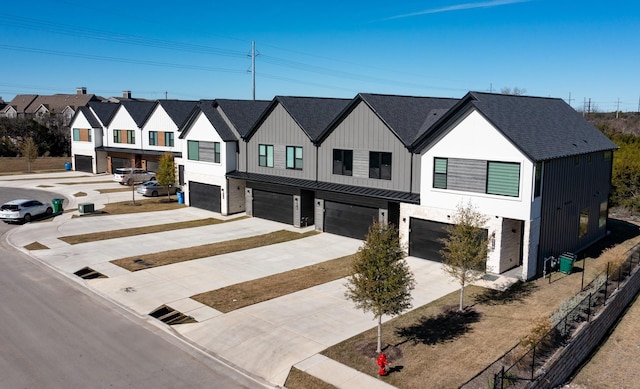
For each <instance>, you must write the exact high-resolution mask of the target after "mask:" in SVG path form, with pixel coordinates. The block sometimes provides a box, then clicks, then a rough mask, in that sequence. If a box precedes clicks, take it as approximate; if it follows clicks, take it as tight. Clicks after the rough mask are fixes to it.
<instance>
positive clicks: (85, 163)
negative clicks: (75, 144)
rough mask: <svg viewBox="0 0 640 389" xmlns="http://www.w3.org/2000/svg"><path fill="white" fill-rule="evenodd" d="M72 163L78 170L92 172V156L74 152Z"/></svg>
mask: <svg viewBox="0 0 640 389" xmlns="http://www.w3.org/2000/svg"><path fill="white" fill-rule="evenodd" d="M74 165H75V167H76V171H78V172H87V173H93V158H92V157H91V156H90V155H77V154H76V156H75V160H74Z"/></svg>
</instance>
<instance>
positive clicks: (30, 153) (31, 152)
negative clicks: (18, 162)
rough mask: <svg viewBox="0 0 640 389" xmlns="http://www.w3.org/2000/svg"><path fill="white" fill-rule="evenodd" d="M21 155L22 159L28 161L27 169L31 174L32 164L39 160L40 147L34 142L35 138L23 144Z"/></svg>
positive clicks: (26, 140) (28, 139)
mask: <svg viewBox="0 0 640 389" xmlns="http://www.w3.org/2000/svg"><path fill="white" fill-rule="evenodd" d="M20 153H21V154H22V157H23V158H24V159H25V160H26V161H27V168H28V171H29V173H31V163H32V162H33V161H35V160H36V159H38V145H37V144H36V142H35V141H34V140H33V138H31V137H29V138H27V139H25V140H24V142H22V147H20Z"/></svg>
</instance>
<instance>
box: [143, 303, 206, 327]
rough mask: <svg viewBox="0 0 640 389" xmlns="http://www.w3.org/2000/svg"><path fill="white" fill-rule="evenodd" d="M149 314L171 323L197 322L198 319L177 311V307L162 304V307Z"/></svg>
mask: <svg viewBox="0 0 640 389" xmlns="http://www.w3.org/2000/svg"><path fill="white" fill-rule="evenodd" d="M149 316H151V317H155V318H156V319H158V320H160V321H161V322H163V323H166V324H169V325H174V324H187V323H197V321H196V320H195V319H194V318H192V317H191V316H187V315H185V314H184V313H182V312H179V311H176V310H175V309H173V308H171V307H168V306H166V305H162V306H161V307H160V308H158V309H156V310H155V311H153V312H151V313H150V314H149Z"/></svg>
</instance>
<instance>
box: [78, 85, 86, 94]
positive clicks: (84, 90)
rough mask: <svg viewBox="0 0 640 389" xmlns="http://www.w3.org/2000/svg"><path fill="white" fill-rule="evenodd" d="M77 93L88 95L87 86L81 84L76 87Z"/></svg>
mask: <svg viewBox="0 0 640 389" xmlns="http://www.w3.org/2000/svg"><path fill="white" fill-rule="evenodd" d="M76 94H77V95H86V94H87V87H84V86H79V87H77V88H76Z"/></svg>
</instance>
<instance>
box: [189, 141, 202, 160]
mask: <svg viewBox="0 0 640 389" xmlns="http://www.w3.org/2000/svg"><path fill="white" fill-rule="evenodd" d="M187 158H188V159H190V160H192V161H199V160H200V145H199V142H198V141H196V140H190V141H187Z"/></svg>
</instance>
